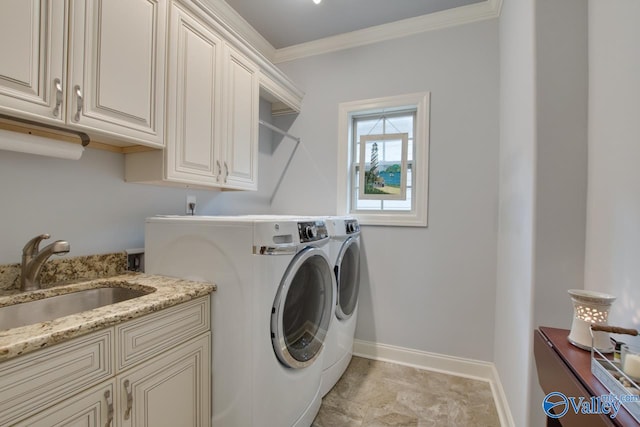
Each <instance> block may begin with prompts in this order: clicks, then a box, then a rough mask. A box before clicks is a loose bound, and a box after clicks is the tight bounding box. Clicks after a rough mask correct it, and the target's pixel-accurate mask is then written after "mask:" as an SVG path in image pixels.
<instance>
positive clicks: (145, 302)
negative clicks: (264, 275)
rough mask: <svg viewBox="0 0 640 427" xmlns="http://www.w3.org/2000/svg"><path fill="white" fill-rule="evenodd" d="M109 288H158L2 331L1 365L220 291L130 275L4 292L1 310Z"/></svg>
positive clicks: (208, 286)
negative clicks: (38, 300)
mask: <svg viewBox="0 0 640 427" xmlns="http://www.w3.org/2000/svg"><path fill="white" fill-rule="evenodd" d="M105 286H125V287H133V288H137V289H148V290H151V289H154V291H153V292H152V293H150V294H148V295H144V296H141V297H137V298H134V299H131V300H128V301H123V302H119V303H117V304H112V305H108V306H105V307H100V308H96V309H93V310H90V311H85V312H82V313H78V314H73V315H70V316H65V317H61V318H59V319H55V320H51V321H47V322H42V323H37V324H34V325H28V326H23V327H19V328H13V329H8V330H0V362H1V361H4V360H7V359H11V358H13V357H16V356H20V355H22V354H25V353H29V352H32V351H34V350H37V349H40V348H43V347H48V346H51V345H53V344H57V343H60V342H63V341H66V340H69V339H72V338H75V337H78V336H81V335H84V334H88V333H90V332H93V331H96V330H98V329H102V328H106V327H109V326H112V325H115V324H117V323H120V322H124V321H127V320H130V319H134V318H137V317H141V316H144V315H145V314H149V313H153V312H156V311H159V310H162V309H165V308H167V307H171V306H174V305H177V304H180V303H182V302H186V301H189V300H192V299H195V298H198V297H200V296H204V295H208V294H209V293H211V292H213V291H215V289H216V287H215V285H213V284H210V283H202V282H191V281H187V280H180V279H175V278H171V277H164V276H154V275H146V274H141V273H127V274H121V275H118V276H113V277H108V278H99V279H94V280H88V281H82V282H78V283H75V284H68V285H64V286H57V287H52V288H47V289H42V290H38V291H32V292H22V293H16V292H15V291H5V292H3V293H0V307H3V306H6V305H11V304H15V303H17V302H26V301H31V300H34V299H41V298H45V297H47V296H53V295H59V294H62V293H68V292H72V291H73V290H82V289H92V288H99V287H105ZM149 288H151V289H149ZM3 295H4V296H3Z"/></svg>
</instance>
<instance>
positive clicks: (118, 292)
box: [0, 286, 153, 330]
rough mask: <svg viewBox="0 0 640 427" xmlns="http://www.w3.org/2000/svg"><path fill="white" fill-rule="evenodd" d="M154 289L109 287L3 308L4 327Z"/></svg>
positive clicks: (1, 320) (0, 323) (0, 312)
mask: <svg viewBox="0 0 640 427" xmlns="http://www.w3.org/2000/svg"><path fill="white" fill-rule="evenodd" d="M151 292H153V290H151V289H142V290H141V289H131V288H126V287H114V286H107V287H103V288H95V289H84V290H80V291H75V292H71V293H68V294H63V295H55V296H51V297H46V298H42V299H39V300H35V301H28V302H23V303H19V304H13V305H8V306H5V307H0V330H6V329H11V328H18V327H20V326H26V325H32V324H35V323H40V322H46V321H48V320H53V319H57V318H59V317H64V316H68V315H70V314H77V313H81V312H83V311H87V310H93V309H94V308H98V307H104V306H107V305H111V304H115V303H118V302H122V301H127V300H130V299H133V298H138V297H141V296H143V295H147V294H150V293H151Z"/></svg>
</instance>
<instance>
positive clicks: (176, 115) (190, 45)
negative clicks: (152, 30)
mask: <svg viewBox="0 0 640 427" xmlns="http://www.w3.org/2000/svg"><path fill="white" fill-rule="evenodd" d="M170 14H171V21H170V24H169V25H170V37H169V67H168V92H167V148H166V153H165V155H166V175H167V179H170V180H174V181H176V182H183V183H185V184H195V185H198V184H201V185H214V184H216V183H217V182H218V180H219V172H220V171H219V168H217V166H218V165H219V164H220V160H219V159H218V153H217V150H216V141H218V140H219V139H220V136H221V126H220V120H221V116H220V103H221V102H220V101H221V94H220V90H221V84H220V83H221V81H220V79H221V76H222V72H221V71H222V69H221V64H222V45H223V43H222V40H221V39H220V38H219V37H218V36H217V35H216V34H214V33H213V32H212V31H211V30H210V29H209V28H207V27H206V26H204V25H202V24H201V23H200V22H199V21H198V20H196V19H194V18H193V17H191V16H190V15H189V14H187V13H186V12H185V11H184V10H183V9H182V8H181V7H180V6H179V5H178V4H172V6H171V12H170Z"/></svg>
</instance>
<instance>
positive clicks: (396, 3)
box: [226, 0, 483, 49]
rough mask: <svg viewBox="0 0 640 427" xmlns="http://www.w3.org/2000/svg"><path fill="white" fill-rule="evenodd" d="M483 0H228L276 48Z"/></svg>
mask: <svg viewBox="0 0 640 427" xmlns="http://www.w3.org/2000/svg"><path fill="white" fill-rule="evenodd" d="M481 1H483V0H322V2H321V3H320V4H318V5H316V4H314V3H313V1H312V0H226V2H227V3H228V4H229V5H230V6H231V7H232V8H233V9H235V11H236V12H238V14H240V16H242V17H243V18H244V19H245V20H246V21H247V22H249V24H251V25H252V26H253V27H254V28H255V29H256V30H257V31H258V32H259V33H260V34H261V35H262V36H263V37H264V38H265V39H266V40H267V41H268V42H269V43H271V45H272V46H273V47H275V48H276V49H281V48H284V47H289V46H293V45H297V44H300V43H306V42H309V41H313V40H318V39H322V38H325V37H329V36H334V35H337V34H343V33H348V32H351V31H355V30H361V29H363V28H368V27H372V26H376V25H381V24H387V23H390V22H395V21H399V20H402V19H406V18H412V17H415V16H421V15H427V14H430V13H434V12H439V11H442V10H446V9H453V8H456V7H459V6H465V5H469V4H473V3H479V2H481Z"/></svg>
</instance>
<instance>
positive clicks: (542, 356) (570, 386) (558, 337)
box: [531, 327, 640, 427]
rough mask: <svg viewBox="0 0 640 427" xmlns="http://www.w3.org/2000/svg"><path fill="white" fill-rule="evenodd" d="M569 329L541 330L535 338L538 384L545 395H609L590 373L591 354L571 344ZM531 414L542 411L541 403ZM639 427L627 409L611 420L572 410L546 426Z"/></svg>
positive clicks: (552, 419) (577, 396) (588, 396)
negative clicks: (555, 392) (556, 393)
mask: <svg viewBox="0 0 640 427" xmlns="http://www.w3.org/2000/svg"><path fill="white" fill-rule="evenodd" d="M568 336H569V331H568V330H567V329H556V328H547V327H540V328H539V329H537V330H536V331H535V332H534V334H533V351H534V355H535V360H536V368H537V369H538V382H539V383H540V386H541V387H542V390H543V391H544V393H545V394H548V393H551V392H554V391H557V392H560V393H563V394H564V395H565V396H567V397H570V396H574V397H576V398H579V397H580V396H582V397H584V398H585V399H589V398H591V397H592V396H602V395H608V394H609V391H608V390H607V389H606V388H605V387H604V386H603V385H602V384H601V383H600V381H598V379H597V378H596V377H594V376H593V374H592V373H591V353H590V352H588V351H586V350H582V349H579V348H577V347H576V346H574V345H572V344H571V343H569V341H568V340H567V337H568ZM531 410H532V411H536V410H539V411H542V402H540V406H539V407H537V408H535V407H534V408H531ZM560 425H561V426H563V427H572V426H575V427H591V426H625V427H626V426H640V423H638V422H637V421H636V420H635V419H634V418H633V417H632V416H631V415H630V414H629V413H628V412H627V410H626V409H625V408H623V407H621V408H620V411H619V412H618V415H617V416H616V417H615V418H613V419H611V418H610V417H609V416H608V415H605V414H594V415H584V414H575V412H574V411H573V410H571V409H570V410H569V411H568V412H567V413H566V414H565V415H564V416H562V417H561V418H558V419H554V418H547V426H548V427H551V426H560Z"/></svg>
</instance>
